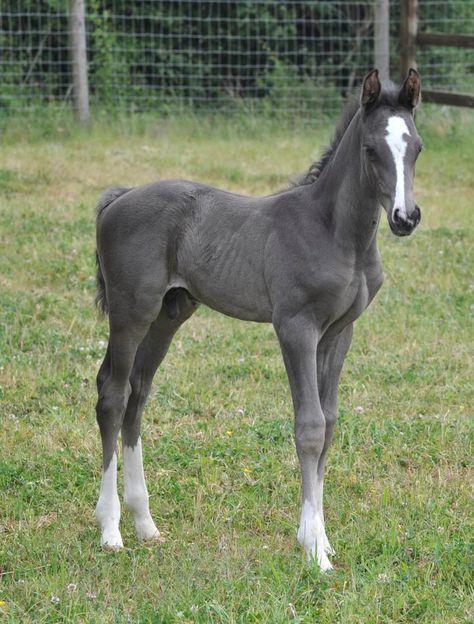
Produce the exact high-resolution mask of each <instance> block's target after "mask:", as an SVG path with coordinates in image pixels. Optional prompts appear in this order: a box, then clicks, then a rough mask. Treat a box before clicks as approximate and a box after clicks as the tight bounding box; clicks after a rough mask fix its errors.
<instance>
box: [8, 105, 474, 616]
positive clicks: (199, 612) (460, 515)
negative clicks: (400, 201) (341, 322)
mask: <svg viewBox="0 0 474 624" xmlns="http://www.w3.org/2000/svg"><path fill="white" fill-rule="evenodd" d="M419 128H420V131H421V134H422V136H423V138H424V143H425V151H424V152H423V154H422V155H421V157H420V161H419V164H418V166H417V180H416V188H417V199H418V202H419V204H420V205H421V207H422V210H423V220H422V223H421V225H420V227H419V229H418V230H417V232H416V233H415V234H414V235H413V237H410V238H407V239H398V238H396V237H394V236H392V235H391V234H390V232H389V228H388V225H387V223H386V220H385V218H383V223H382V226H381V229H380V233H379V244H380V249H381V253H382V257H383V262H384V270H385V273H386V280H385V284H384V286H383V288H382V291H381V292H380V293H379V295H378V296H377V298H376V300H375V302H374V303H373V304H372V305H371V307H370V308H369V310H368V311H367V312H366V314H365V315H364V316H363V317H362V318H361V319H360V320H359V321H358V323H357V324H356V331H355V338H354V343H353V347H352V350H351V351H350V354H349V356H348V358H347V360H346V365H345V369H344V372H343V376H342V380H341V386H340V419H339V423H338V426H337V429H336V433H335V439H334V444H333V447H332V449H331V451H330V455H329V464H328V471H327V480H326V484H327V485H326V490H325V505H326V525H327V531H328V535H329V538H330V540H331V543H332V545H333V546H334V548H335V550H336V553H337V555H336V557H335V558H333V561H334V564H335V567H336V570H335V571H334V572H332V573H330V574H320V573H319V572H318V570H317V569H316V566H313V567H308V566H307V564H306V562H305V558H304V554H303V553H302V551H301V549H300V547H299V546H298V544H297V542H296V529H297V522H298V518H299V471H298V464H297V460H296V454H295V451H294V443H293V425H292V410H291V399H290V396H289V390H288V386H287V381H286V377H285V372H284V369H283V364H282V362H281V358H280V354H279V350H278V345H277V341H276V338H275V335H274V332H273V329H272V327H271V326H268V325H258V324H253V323H243V322H240V321H236V320H233V319H229V318H226V317H224V316H220V315H218V314H216V313H214V312H212V311H210V310H208V309H205V308H203V307H201V308H200V309H199V311H198V313H197V314H195V315H194V316H193V317H192V319H191V320H190V321H189V322H188V323H187V324H186V325H185V326H184V327H183V328H182V330H181V331H180V333H179V334H178V335H177V337H176V338H175V341H174V343H173V345H172V347H171V349H170V352H169V355H168V357H167V359H166V360H165V361H164V363H163V365H162V367H161V368H160V370H159V372H158V374H157V376H156V378H155V384H154V390H153V393H152V396H151V400H150V401H149V403H148V406H147V409H146V413H145V418H144V428H143V441H144V452H145V471H146V475H147V480H148V487H149V491H150V497H151V498H150V505H151V509H152V513H153V515H154V518H155V521H156V523H157V525H158V527H159V528H160V530H161V531H162V534H163V535H164V537H165V538H166V541H165V542H164V543H163V544H160V545H146V544H145V545H144V544H142V543H139V542H138V541H137V540H136V538H135V537H134V533H133V527H132V522H131V518H130V516H129V515H128V514H127V512H126V511H124V512H123V522H122V535H123V537H124V541H125V549H124V550H123V551H121V552H118V553H106V552H102V551H101V550H100V548H99V531H98V528H97V527H96V526H95V523H94V513H93V512H94V505H95V502H96V499H97V495H98V490H99V483H100V450H99V449H100V444H99V435H98V429H97V426H96V423H95V412H94V405H95V399H96V396H95V375H96V373H97V370H98V367H99V365H100V362H101V358H102V357H103V355H104V351H105V345H106V339H107V325H106V321H105V320H104V319H101V318H100V317H99V316H98V314H97V313H96V311H95V309H94V306H93V298H94V291H95V282H94V274H95V266H94V205H95V203H96V201H97V198H98V196H99V195H100V193H101V191H102V190H103V189H104V188H105V187H107V186H110V185H124V186H127V185H138V184H142V183H145V182H149V181H152V180H155V179H159V178H169V177H186V178H191V179H196V180H201V181H204V182H208V183H211V184H214V185H218V186H221V187H225V188H228V189H231V190H234V191H237V192H245V193H249V194H259V195H260V194H266V193H269V192H273V191H275V190H277V189H279V188H282V187H284V186H285V185H286V184H287V182H288V180H289V179H290V178H291V176H292V175H295V174H298V173H299V172H301V171H303V170H305V168H306V167H307V166H308V165H309V163H310V161H311V159H312V158H314V157H315V156H316V155H317V154H318V152H319V150H320V149H321V146H322V145H323V144H324V142H325V141H327V139H328V136H329V133H330V130H331V124H327V125H325V126H324V127H316V128H311V127H307V126H301V125H298V124H295V125H290V124H288V123H286V124H285V123H283V124H280V123H277V122H272V121H268V120H266V121H263V122H262V121H258V120H244V121H240V122H238V123H232V122H231V121H229V120H225V119H221V120H219V119H218V120H212V121H209V120H205V119H192V118H183V119H172V120H169V119H168V120H166V119H152V118H139V117H137V118H135V119H132V120H123V119H115V118H112V119H107V118H106V117H104V118H103V119H99V120H97V121H96V122H95V123H94V125H93V126H92V128H90V129H88V130H78V129H77V128H74V126H73V125H72V124H71V123H70V122H69V121H67V120H65V119H62V120H59V121H54V123H52V122H51V120H45V121H44V123H43V122H42V121H41V120H39V121H37V122H36V123H35V125H34V126H28V124H27V123H26V122H25V123H23V124H22V123H21V122H18V121H16V122H12V123H10V124H8V125H7V126H4V128H3V130H4V134H3V142H2V150H1V152H0V239H1V270H0V279H1V283H0V298H1V306H0V332H1V348H0V383H1V389H0V398H1V413H0V449H1V451H0V605H1V606H0V620H1V621H2V622H8V623H11V624H17V623H22V624H27V623H29V622H48V623H49V622H68V623H71V622H74V623H76V622H77V623H80V624H83V623H98V624H99V623H100V624H102V623H109V622H110V623H117V624H122V623H125V622H133V623H134V624H135V623H137V624H138V623H140V624H142V623H143V624H148V623H151V624H158V623H166V624H168V623H170V624H171V623H185V622H187V623H190V622H196V623H210V622H212V623H214V622H215V623H219V624H220V623H222V624H233V623H242V624H243V623H247V622H261V623H264V624H266V623H270V624H274V623H275V624H279V623H287V622H300V623H308V624H309V623H314V622H318V623H323V624H334V623H336V622H339V623H341V624H353V623H354V624H355V623H360V624H372V623H391V622H423V623H427V624H428V623H429V624H451V623H452V624H460V623H466V624H467V623H468V622H472V621H473V620H474V608H473V573H472V571H473V558H472V529H473V526H472V483H473V479H472V476H473V473H472V440H473V431H472V411H471V409H470V408H471V407H472V404H471V405H470V402H471V401H472V390H473V384H472V379H473V365H472V361H473V360H472V344H473V332H472V312H473V304H472V301H473V291H474V283H473V282H474V278H473V273H472V268H473V249H474V245H473V238H472V234H473V233H472V203H473V191H474V173H473V172H474V169H473V162H474V141H473V140H472V137H473V134H474V117H473V116H472V114H468V113H466V112H462V113H461V112H452V113H447V112H446V111H443V110H439V109H430V108H427V109H426V110H425V111H424V112H423V111H422V113H421V115H420V123H419ZM119 476H121V475H119Z"/></svg>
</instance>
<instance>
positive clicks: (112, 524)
mask: <svg viewBox="0 0 474 624" xmlns="http://www.w3.org/2000/svg"><path fill="white" fill-rule="evenodd" d="M95 515H96V518H97V522H98V523H99V526H100V528H101V530H102V535H101V538H100V545H101V546H105V547H106V548H111V549H114V550H118V549H120V548H122V547H123V542H122V536H121V535H120V530H119V522H120V501H119V497H118V493H117V454H116V453H114V454H113V455H112V459H111V460H110V464H109V465H108V466H107V470H105V471H104V473H103V474H102V483H101V486H100V495H99V500H98V502H97V506H96V508H95Z"/></svg>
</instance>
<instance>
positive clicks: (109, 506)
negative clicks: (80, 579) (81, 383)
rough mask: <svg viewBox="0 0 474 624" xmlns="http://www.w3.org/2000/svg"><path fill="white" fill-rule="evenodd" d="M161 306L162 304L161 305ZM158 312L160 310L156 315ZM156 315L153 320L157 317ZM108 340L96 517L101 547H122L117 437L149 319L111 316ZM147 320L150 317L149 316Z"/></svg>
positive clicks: (100, 379)
mask: <svg viewBox="0 0 474 624" xmlns="http://www.w3.org/2000/svg"><path fill="white" fill-rule="evenodd" d="M160 304H161V302H160ZM158 312H159V307H158V308H157V310H156V314H158ZM156 314H155V317H156ZM109 316H110V319H109V320H110V338H109V346H108V349H107V353H106V356H105V359H104V362H103V364H102V366H101V368H100V371H99V374H98V376H97V388H98V394H99V398H98V401H97V406H96V412H97V422H98V424H99V428H100V434H101V438H102V451H103V473H102V484H101V490H100V495H99V500H98V502H97V506H96V517H97V521H98V523H99V525H100V527H101V531H102V533H101V545H102V546H105V547H108V548H112V549H117V548H121V547H122V545H123V543H122V537H121V535H120V530H119V521H120V503H119V499H118V494H117V437H118V434H119V431H120V427H121V425H122V420H123V416H124V413H125V407H126V405H127V401H128V398H129V396H130V390H131V389H130V382H129V377H130V373H131V370H132V366H133V362H134V359H135V354H136V351H137V347H138V345H139V344H140V342H141V341H142V339H143V337H144V335H145V334H146V332H147V331H148V327H149V325H150V320H147V319H146V317H145V316H144V315H143V316H142V317H141V320H140V321H137V319H136V318H135V319H133V320H132V319H131V318H129V317H128V316H125V315H123V314H122V316H121V317H120V318H116V316H115V315H114V313H112V312H111V313H110V315H109ZM148 318H150V317H148Z"/></svg>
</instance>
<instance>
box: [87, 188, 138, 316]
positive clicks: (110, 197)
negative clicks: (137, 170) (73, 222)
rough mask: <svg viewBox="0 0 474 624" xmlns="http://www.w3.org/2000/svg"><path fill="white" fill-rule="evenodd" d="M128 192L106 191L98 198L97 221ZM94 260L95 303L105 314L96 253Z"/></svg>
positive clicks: (105, 303)
mask: <svg viewBox="0 0 474 624" xmlns="http://www.w3.org/2000/svg"><path fill="white" fill-rule="evenodd" d="M130 190H131V189H129V188H123V187H115V188H109V189H107V190H106V191H105V193H104V194H103V195H102V197H101V198H100V200H99V203H98V204H97V221H98V220H99V217H100V215H101V214H102V212H103V211H104V210H105V208H107V206H110V204H111V203H112V202H114V201H115V200H116V199H117V198H118V197H120V196H121V195H125V193H128V191H130ZM95 260H96V264H97V276H96V281H97V293H96V296H95V303H96V306H97V307H98V308H99V310H100V311H101V312H102V313H103V314H107V313H108V311H109V310H108V306H107V297H106V294H105V280H104V275H103V273H102V269H101V267H100V260H99V254H98V253H97V251H96V252H95Z"/></svg>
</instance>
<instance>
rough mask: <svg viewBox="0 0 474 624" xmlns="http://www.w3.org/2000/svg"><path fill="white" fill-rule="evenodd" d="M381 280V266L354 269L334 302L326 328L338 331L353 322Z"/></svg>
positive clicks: (375, 291) (370, 299)
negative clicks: (352, 274) (350, 277)
mask: <svg viewBox="0 0 474 624" xmlns="http://www.w3.org/2000/svg"><path fill="white" fill-rule="evenodd" d="M382 282H383V274H382V270H381V267H371V268H370V270H361V271H356V272H355V273H354V276H353V278H352V280H351V281H350V282H349V284H348V285H347V286H346V288H344V289H343V290H342V291H341V292H340V293H339V296H338V297H337V298H336V301H335V302H334V303H335V305H334V310H333V311H332V314H331V317H332V318H331V321H330V322H329V323H328V328H329V327H331V329H337V330H338V331H339V330H340V329H342V328H343V327H345V326H346V325H349V323H353V322H354V321H355V320H356V319H357V318H359V316H360V315H361V314H362V313H363V312H364V310H365V309H366V308H367V306H368V305H369V304H370V302H371V301H372V299H373V298H374V297H375V295H376V293H377V291H378V290H379V289H380V286H381V285H382Z"/></svg>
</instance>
